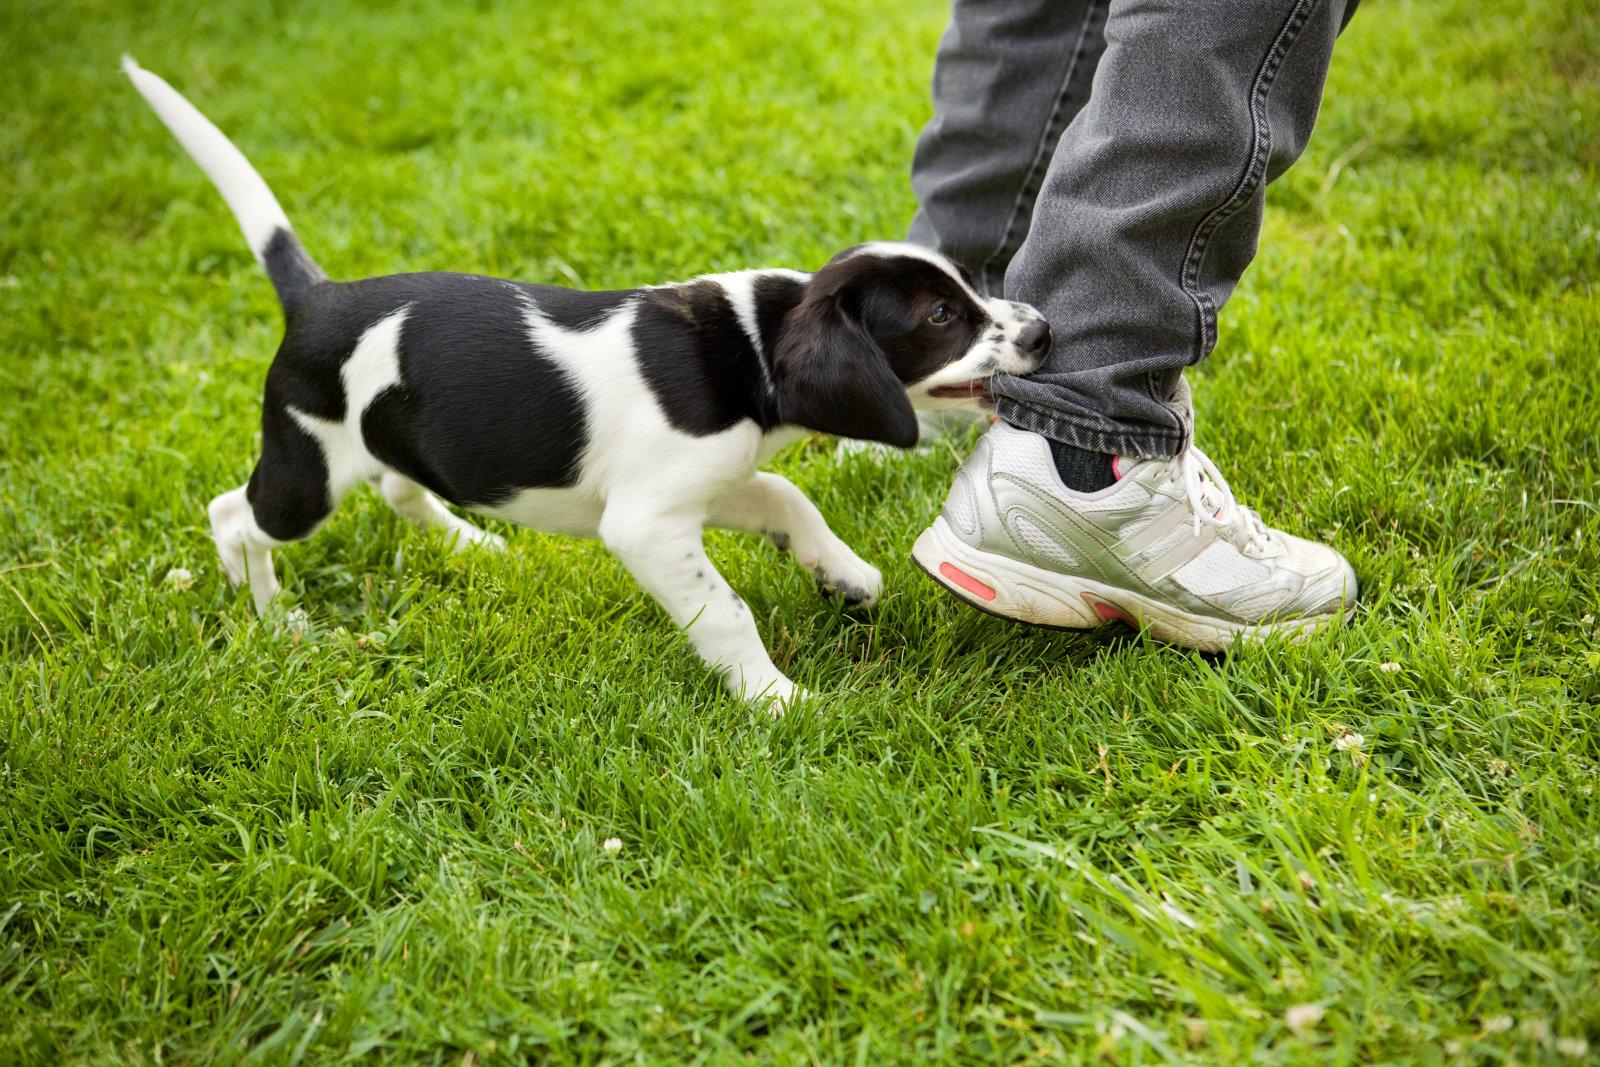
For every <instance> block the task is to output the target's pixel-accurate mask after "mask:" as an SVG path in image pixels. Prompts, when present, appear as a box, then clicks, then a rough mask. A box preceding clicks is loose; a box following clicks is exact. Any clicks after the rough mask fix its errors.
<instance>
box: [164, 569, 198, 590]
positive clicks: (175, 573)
mask: <svg viewBox="0 0 1600 1067" xmlns="http://www.w3.org/2000/svg"><path fill="white" fill-rule="evenodd" d="M167 584H168V585H170V586H172V588H174V589H176V590H177V591H178V592H180V593H181V592H183V591H184V590H185V589H187V588H189V587H190V586H191V585H193V584H194V574H193V573H192V572H191V571H189V570H188V569H187V568H185V567H174V568H172V569H171V570H170V571H168V572H167Z"/></svg>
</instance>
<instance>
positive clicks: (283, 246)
mask: <svg viewBox="0 0 1600 1067" xmlns="http://www.w3.org/2000/svg"><path fill="white" fill-rule="evenodd" d="M261 263H262V265H263V266H265V267H266V269H267V277H268V278H269V279H271V280H272V288H274V289H276V290H277V292H278V303H280V304H282V305H283V310H284V314H285V315H286V316H287V315H288V313H289V310H290V309H291V308H292V307H294V306H295V305H297V304H299V302H300V299H301V297H303V296H304V295H305V293H306V290H308V289H310V288H311V287H312V286H314V285H317V284H318V283H320V282H325V281H327V280H328V276H327V275H326V274H324V273H322V268H321V267H319V266H317V264H316V261H314V260H313V259H312V258H311V255H310V253H308V252H307V251H306V249H305V246H304V245H302V244H301V243H300V239H299V238H298V237H296V236H295V235H294V232H293V231H292V230H287V229H285V228H284V227H282V226H279V227H278V228H277V229H276V230H273V231H272V237H271V239H270V240H268V241H267V247H266V248H265V249H263V250H262V252H261Z"/></svg>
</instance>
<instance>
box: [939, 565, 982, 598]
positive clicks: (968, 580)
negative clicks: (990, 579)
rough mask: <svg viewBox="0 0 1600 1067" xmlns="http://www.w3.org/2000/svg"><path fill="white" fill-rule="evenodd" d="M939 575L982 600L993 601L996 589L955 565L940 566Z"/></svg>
mask: <svg viewBox="0 0 1600 1067" xmlns="http://www.w3.org/2000/svg"><path fill="white" fill-rule="evenodd" d="M939 573H940V574H942V575H944V576H945V577H946V578H948V579H950V580H951V581H952V582H955V583H956V584H957V585H959V586H960V587H961V588H963V589H965V590H966V591H967V592H969V593H971V594H972V595H973V596H975V597H978V598H979V599H981V600H993V599H994V589H993V588H991V587H990V586H987V585H984V584H983V583H982V582H980V581H978V579H976V578H974V577H973V576H972V575H970V574H968V573H967V572H966V571H964V570H962V569H961V568H960V567H957V566H956V565H955V564H954V563H941V564H939Z"/></svg>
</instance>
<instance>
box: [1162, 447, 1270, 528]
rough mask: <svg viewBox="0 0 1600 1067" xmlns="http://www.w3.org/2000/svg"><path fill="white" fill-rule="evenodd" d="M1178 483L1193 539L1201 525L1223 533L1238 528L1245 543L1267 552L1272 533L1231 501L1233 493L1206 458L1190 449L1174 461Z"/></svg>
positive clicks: (1235, 501)
mask: <svg viewBox="0 0 1600 1067" xmlns="http://www.w3.org/2000/svg"><path fill="white" fill-rule="evenodd" d="M1174 465H1175V466H1176V467H1177V480H1178V481H1180V482H1182V484H1183V489H1184V493H1185V494H1186V495H1187V496H1188V498H1189V511H1190V512H1191V513H1192V514H1193V515H1194V535H1195V536H1196V537H1199V536H1200V533H1201V528H1202V525H1210V526H1217V527H1220V528H1222V529H1224V530H1226V529H1231V528H1234V527H1238V528H1239V529H1240V530H1241V531H1242V532H1243V533H1244V536H1245V539H1246V540H1247V541H1249V542H1250V544H1252V545H1254V546H1255V547H1257V548H1266V547H1267V544H1268V541H1269V538H1270V536H1271V531H1270V530H1268V529H1267V525H1266V523H1264V522H1262V521H1261V516H1259V515H1257V514H1256V513H1255V512H1254V511H1251V510H1250V509H1249V508H1247V507H1245V506H1244V505H1242V504H1240V503H1239V502H1238V501H1237V500H1235V499H1234V498H1233V490H1232V489H1229V488H1228V483H1227V480H1226V479H1224V478H1223V477H1222V472H1221V471H1219V470H1217V465H1216V464H1215V463H1212V462H1211V460H1210V459H1208V458H1207V457H1206V454H1205V453H1204V452H1202V451H1200V450H1199V449H1198V448H1195V447H1194V446H1193V445H1190V446H1189V449H1188V451H1186V452H1184V453H1183V454H1182V455H1181V456H1179V457H1178V458H1177V459H1176V460H1175V461H1174Z"/></svg>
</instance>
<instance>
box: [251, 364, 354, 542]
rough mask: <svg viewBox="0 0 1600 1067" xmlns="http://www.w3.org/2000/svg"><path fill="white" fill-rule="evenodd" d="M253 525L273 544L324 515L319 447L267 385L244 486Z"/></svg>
mask: <svg viewBox="0 0 1600 1067" xmlns="http://www.w3.org/2000/svg"><path fill="white" fill-rule="evenodd" d="M244 498H245V500H247V501H249V503H250V510H251V511H252V512H253V513H254V515H255V519H256V525H257V526H259V527H261V529H262V530H263V531H264V532H265V533H266V534H267V535H268V536H270V537H275V538H277V539H278V540H279V541H298V540H300V539H301V538H302V537H305V536H307V535H308V534H310V533H311V531H312V530H314V529H316V527H317V524H318V523H319V522H321V521H322V520H323V519H325V518H327V517H328V512H329V511H330V510H331V509H332V507H333V504H332V501H330V500H329V499H328V467H327V464H326V462H325V461H324V460H323V458H322V446H321V445H319V444H318V443H317V442H316V440H315V439H314V438H313V437H312V436H311V435H310V434H308V433H306V432H305V430H303V429H301V427H300V424H299V423H297V422H296V421H295V419H294V416H293V415H291V414H289V411H288V408H287V407H285V406H284V403H283V400H282V399H281V397H278V396H275V395H274V390H273V388H272V384H271V381H270V379H269V382H268V386H267V400H266V403H265V404H264V405H263V406H262V409H261V458H260V459H259V460H257V461H256V468H255V470H253V471H251V472H250V481H249V484H247V485H246V486H245V491H244Z"/></svg>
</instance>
